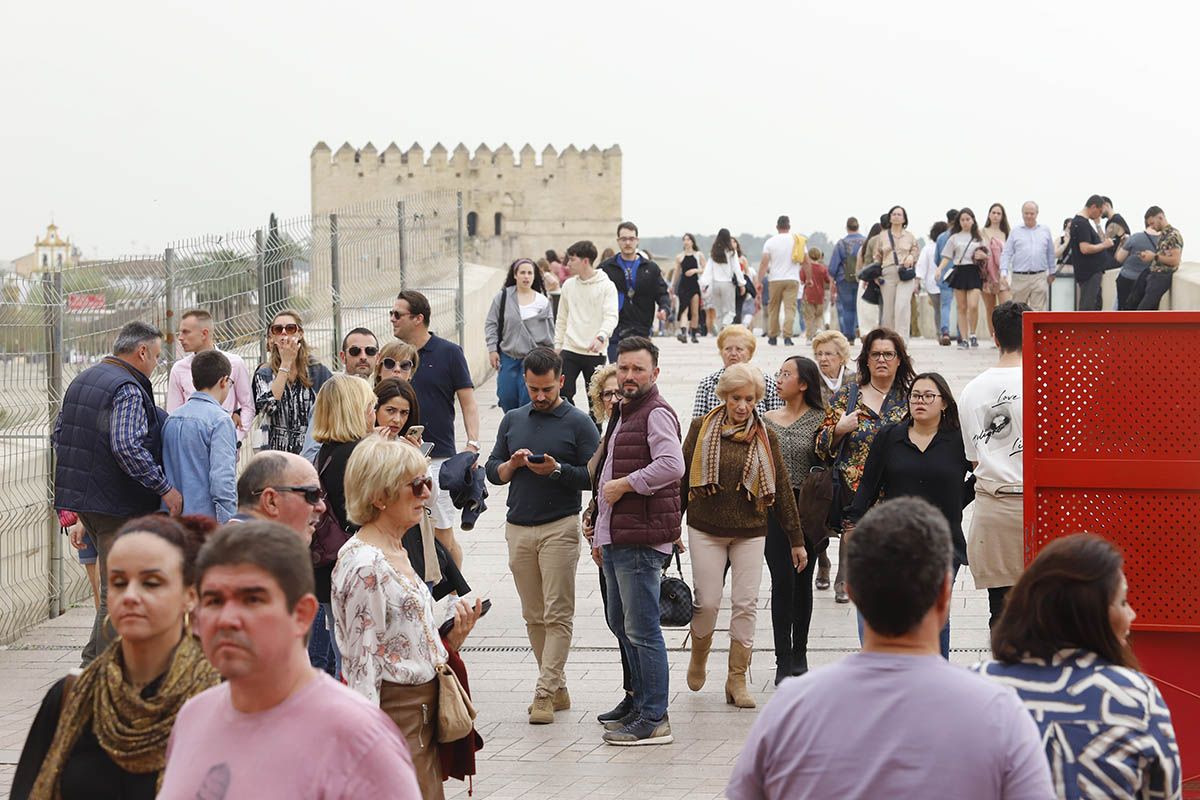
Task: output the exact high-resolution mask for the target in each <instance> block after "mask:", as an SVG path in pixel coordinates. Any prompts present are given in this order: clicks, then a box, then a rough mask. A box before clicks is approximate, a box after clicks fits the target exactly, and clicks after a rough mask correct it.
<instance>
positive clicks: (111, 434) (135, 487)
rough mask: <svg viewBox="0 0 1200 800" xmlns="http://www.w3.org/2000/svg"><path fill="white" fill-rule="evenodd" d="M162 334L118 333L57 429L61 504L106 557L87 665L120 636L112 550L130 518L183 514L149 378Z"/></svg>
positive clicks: (78, 383) (129, 328) (84, 375)
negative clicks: (111, 586) (114, 619)
mask: <svg viewBox="0 0 1200 800" xmlns="http://www.w3.org/2000/svg"><path fill="white" fill-rule="evenodd" d="M162 338H163V335H162V331H160V330H159V329H158V328H156V327H154V326H153V325H149V324H147V323H144V322H130V323H128V324H126V325H125V326H124V327H122V328H121V330H120V331H119V332H118V333H117V340H116V341H115V342H114V343H113V354H112V355H111V356H106V357H105V358H104V360H103V361H101V362H100V363H99V364H97V365H95V366H94V367H89V368H88V369H86V370H84V371H83V372H81V373H79V376H78V377H76V378H75V380H73V381H71V385H70V386H69V387H67V392H66V394H65V395H64V396H63V403H62V411H61V412H60V413H59V416H58V421H57V422H56V423H55V425H54V439H53V443H54V451H55V455H56V456H57V464H56V466H55V470H54V507H55V508H56V509H66V510H69V511H74V512H75V513H77V514H78V515H79V519H80V520H81V521H82V522H83V525H84V528H85V529H86V530H87V532H88V533H90V534H91V536H92V539H93V541H95V542H96V548H97V550H99V553H100V605H99V607H98V608H97V609H96V620H95V622H94V623H93V625H92V636H91V639H89V640H88V643H87V646H85V647H84V649H83V665H84V666H87V665H88V664H89V663H91V661H92V660H93V659H94V658H95V657H96V656H97V655H99V654H100V653H101V652H103V650H104V648H105V647H107V646H108V644H109V642H111V641H112V639H113V637H114V632H113V630H112V626H111V625H109V624H107V622H106V619H105V618H106V617H107V616H108V588H107V587H108V579H107V574H106V573H107V562H108V551H109V548H110V547H111V546H112V542H113V535H114V534H115V533H116V532H117V529H118V528H120V527H121V526H122V525H123V524H124V523H125V522H126V521H127V520H129V519H132V518H134V517H140V516H142V515H143V514H150V513H153V512H155V511H157V510H158V509H159V508H160V507H161V506H162V505H164V504H165V505H166V507H167V510H168V511H169V512H170V513H171V514H178V513H180V512H181V511H182V510H183V496H182V495H181V494H180V493H179V490H178V489H176V488H175V487H173V486H172V485H171V483H170V481H168V480H167V476H166V473H165V472H163V466H162V423H163V420H165V419H166V416H167V415H166V412H165V411H163V410H162V409H160V408H159V407H158V406H156V405H155V404H154V387H153V386H152V385H151V383H150V376H151V375H153V374H154V368H155V367H156V366H157V365H158V358H159V355H160V354H161V353H162Z"/></svg>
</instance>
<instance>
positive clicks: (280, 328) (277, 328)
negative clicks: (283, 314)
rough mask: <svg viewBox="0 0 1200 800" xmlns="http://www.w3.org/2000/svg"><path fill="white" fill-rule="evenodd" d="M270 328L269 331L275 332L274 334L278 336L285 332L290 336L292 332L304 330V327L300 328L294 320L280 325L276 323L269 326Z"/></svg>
mask: <svg viewBox="0 0 1200 800" xmlns="http://www.w3.org/2000/svg"><path fill="white" fill-rule="evenodd" d="M270 330H271V333H273V334H275V335H276V336H279V335H280V334H282V333H286V334H287V335H288V336H291V335H292V334H294V333H297V332H299V331H302V330H304V328H301V327H300V326H299V325H297V324H296V323H294V322H289V323H287V324H286V325H280V324H279V323H276V324H274V325H272V326H271V328H270Z"/></svg>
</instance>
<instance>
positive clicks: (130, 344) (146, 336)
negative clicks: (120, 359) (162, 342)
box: [113, 322, 163, 356]
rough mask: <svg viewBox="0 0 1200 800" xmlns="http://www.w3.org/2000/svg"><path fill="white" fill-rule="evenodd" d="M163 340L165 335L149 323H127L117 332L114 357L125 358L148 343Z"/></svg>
mask: <svg viewBox="0 0 1200 800" xmlns="http://www.w3.org/2000/svg"><path fill="white" fill-rule="evenodd" d="M161 338H163V333H162V331H160V330H159V329H158V328H156V327H154V326H153V325H151V324H150V323H149V322H126V323H125V324H124V325H122V326H121V330H119V331H117V340H116V341H115V342H113V355H114V356H124V355H128V354H130V353H132V352H133V351H135V350H137V349H138V348H139V347H141V346H142V345H143V344H144V343H146V342H151V341H154V340H155V339H161Z"/></svg>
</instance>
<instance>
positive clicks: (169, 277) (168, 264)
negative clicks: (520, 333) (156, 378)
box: [163, 247, 176, 374]
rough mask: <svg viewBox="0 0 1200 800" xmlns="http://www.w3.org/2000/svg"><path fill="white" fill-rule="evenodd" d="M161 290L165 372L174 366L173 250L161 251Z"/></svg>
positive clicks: (174, 298) (174, 301)
mask: <svg viewBox="0 0 1200 800" xmlns="http://www.w3.org/2000/svg"><path fill="white" fill-rule="evenodd" d="M163 273H164V274H163V289H164V292H163V293H164V294H165V295H166V298H165V299H166V302H167V308H166V315H165V316H164V317H163V336H164V337H166V340H167V347H166V350H167V372H168V374H169V373H170V371H171V367H173V366H175V325H174V322H175V304H176V297H175V248H173V247H168V248H167V249H166V250H164V251H163Z"/></svg>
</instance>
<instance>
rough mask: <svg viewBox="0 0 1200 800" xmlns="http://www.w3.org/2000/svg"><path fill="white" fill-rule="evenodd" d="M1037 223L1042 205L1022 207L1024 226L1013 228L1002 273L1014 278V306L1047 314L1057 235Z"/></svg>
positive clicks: (1002, 259) (1052, 280)
mask: <svg viewBox="0 0 1200 800" xmlns="http://www.w3.org/2000/svg"><path fill="white" fill-rule="evenodd" d="M1037 219H1038V204H1037V203H1035V202H1033V201H1032V200H1029V201H1027V202H1026V203H1025V204H1024V205H1022V206H1021V221H1022V223H1024V224H1022V225H1018V226H1017V227H1015V228H1013V231H1012V233H1011V234H1009V237H1008V241H1007V242H1006V243H1005V245H1004V250H1003V252H1002V253H1001V254H1000V273H1001V274H1002V275H1005V276H1011V277H1010V278H1009V280H1010V281H1011V284H1012V292H1013V297H1012V299H1013V301H1014V302H1017V303H1027V304H1028V305H1029V307H1030V309H1032V310H1033V311H1045V310H1046V309H1047V307H1048V306H1049V299H1050V284H1052V283H1054V235H1053V234H1052V233H1050V229H1049V228H1047V227H1046V226H1045V225H1040V224H1038V221H1037Z"/></svg>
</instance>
